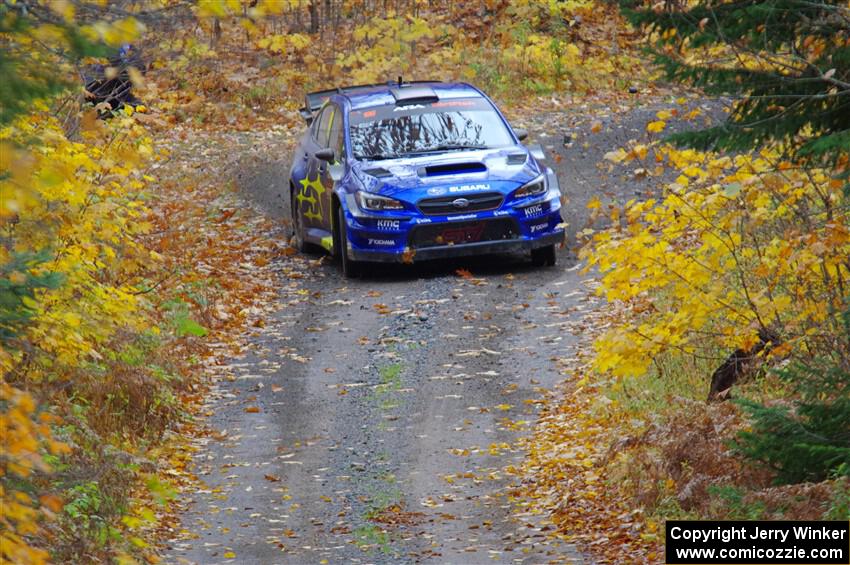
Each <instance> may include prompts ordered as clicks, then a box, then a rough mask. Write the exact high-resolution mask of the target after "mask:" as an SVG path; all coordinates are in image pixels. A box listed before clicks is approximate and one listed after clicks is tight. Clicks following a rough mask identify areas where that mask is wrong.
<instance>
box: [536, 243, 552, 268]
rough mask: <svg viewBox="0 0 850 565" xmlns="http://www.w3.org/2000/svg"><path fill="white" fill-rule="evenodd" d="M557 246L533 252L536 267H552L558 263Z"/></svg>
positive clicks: (549, 246) (541, 248) (548, 246)
mask: <svg viewBox="0 0 850 565" xmlns="http://www.w3.org/2000/svg"><path fill="white" fill-rule="evenodd" d="M557 259H558V256H557V254H556V252H555V244H554V243H553V244H552V245H547V246H545V247H540V248H538V249H532V250H531V262H532V264H533V265H534V266H535V267H551V266H553V265H554V264H555V262H556V261H557Z"/></svg>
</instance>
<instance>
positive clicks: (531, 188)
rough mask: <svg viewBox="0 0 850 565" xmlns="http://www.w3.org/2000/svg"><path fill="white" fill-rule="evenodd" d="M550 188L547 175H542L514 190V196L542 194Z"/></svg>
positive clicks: (522, 196)
mask: <svg viewBox="0 0 850 565" xmlns="http://www.w3.org/2000/svg"><path fill="white" fill-rule="evenodd" d="M548 189H549V186H548V184H547V182H546V175H545V174H544V175H540V176H539V177H537V178H535V179H534V180H532V181H531V182H527V183H525V184H524V185H522V186H521V187H519V188H518V189H517V191H516V192H514V198H525V197H527V196H540V195H541V194H543V193H544V192H546V191H547V190H548Z"/></svg>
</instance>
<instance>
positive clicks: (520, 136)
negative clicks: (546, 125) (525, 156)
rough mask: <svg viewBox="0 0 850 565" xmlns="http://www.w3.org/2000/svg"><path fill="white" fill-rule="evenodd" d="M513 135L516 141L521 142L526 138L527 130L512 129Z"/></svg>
mask: <svg viewBox="0 0 850 565" xmlns="http://www.w3.org/2000/svg"><path fill="white" fill-rule="evenodd" d="M514 135H515V136H516V138H517V139H518V140H520V141H523V140H525V139H526V138H528V130H527V129H525V128H514Z"/></svg>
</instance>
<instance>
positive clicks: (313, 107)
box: [299, 77, 441, 124]
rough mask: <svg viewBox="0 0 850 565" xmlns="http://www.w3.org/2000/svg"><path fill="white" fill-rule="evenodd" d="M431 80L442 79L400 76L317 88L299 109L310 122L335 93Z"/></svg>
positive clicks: (348, 92)
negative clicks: (391, 79) (352, 84)
mask: <svg viewBox="0 0 850 565" xmlns="http://www.w3.org/2000/svg"><path fill="white" fill-rule="evenodd" d="M429 82H441V81H439V80H414V81H403V82H402V80H401V77H399V80H398V82H396V81H387V82H379V83H375V84H359V85H356V86H343V87H339V86H338V87H336V88H330V89H328V90H317V91H315V92H308V93H307V94H306V95H305V96H304V107H303V108H301V109H300V110H299V111H300V113H301V117H302V118H304V121H306V122H307V123H308V124H309V123H310V122H312V121H313V114H314V113H315V112H316V111H317V110H318V109H320V108H321V107H322V106H323V105H324V104H325V102H326V101H327V99H328V98H330V97H331V96H333V95H334V94H350V93H353V92H357V91H358V90H366V89H368V88H375V87H378V86H388V87H393V86H396V87H398V86H402V85H405V86H406V85H408V84H424V83H429Z"/></svg>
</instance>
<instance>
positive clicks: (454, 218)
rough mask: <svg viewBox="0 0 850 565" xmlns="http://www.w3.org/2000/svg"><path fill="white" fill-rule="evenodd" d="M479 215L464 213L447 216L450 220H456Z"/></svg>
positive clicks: (470, 218)
mask: <svg viewBox="0 0 850 565" xmlns="http://www.w3.org/2000/svg"><path fill="white" fill-rule="evenodd" d="M477 217H478V214H462V215H460V216H446V218H447V219H448V220H450V221H454V220H472V219H475V218H477Z"/></svg>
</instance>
